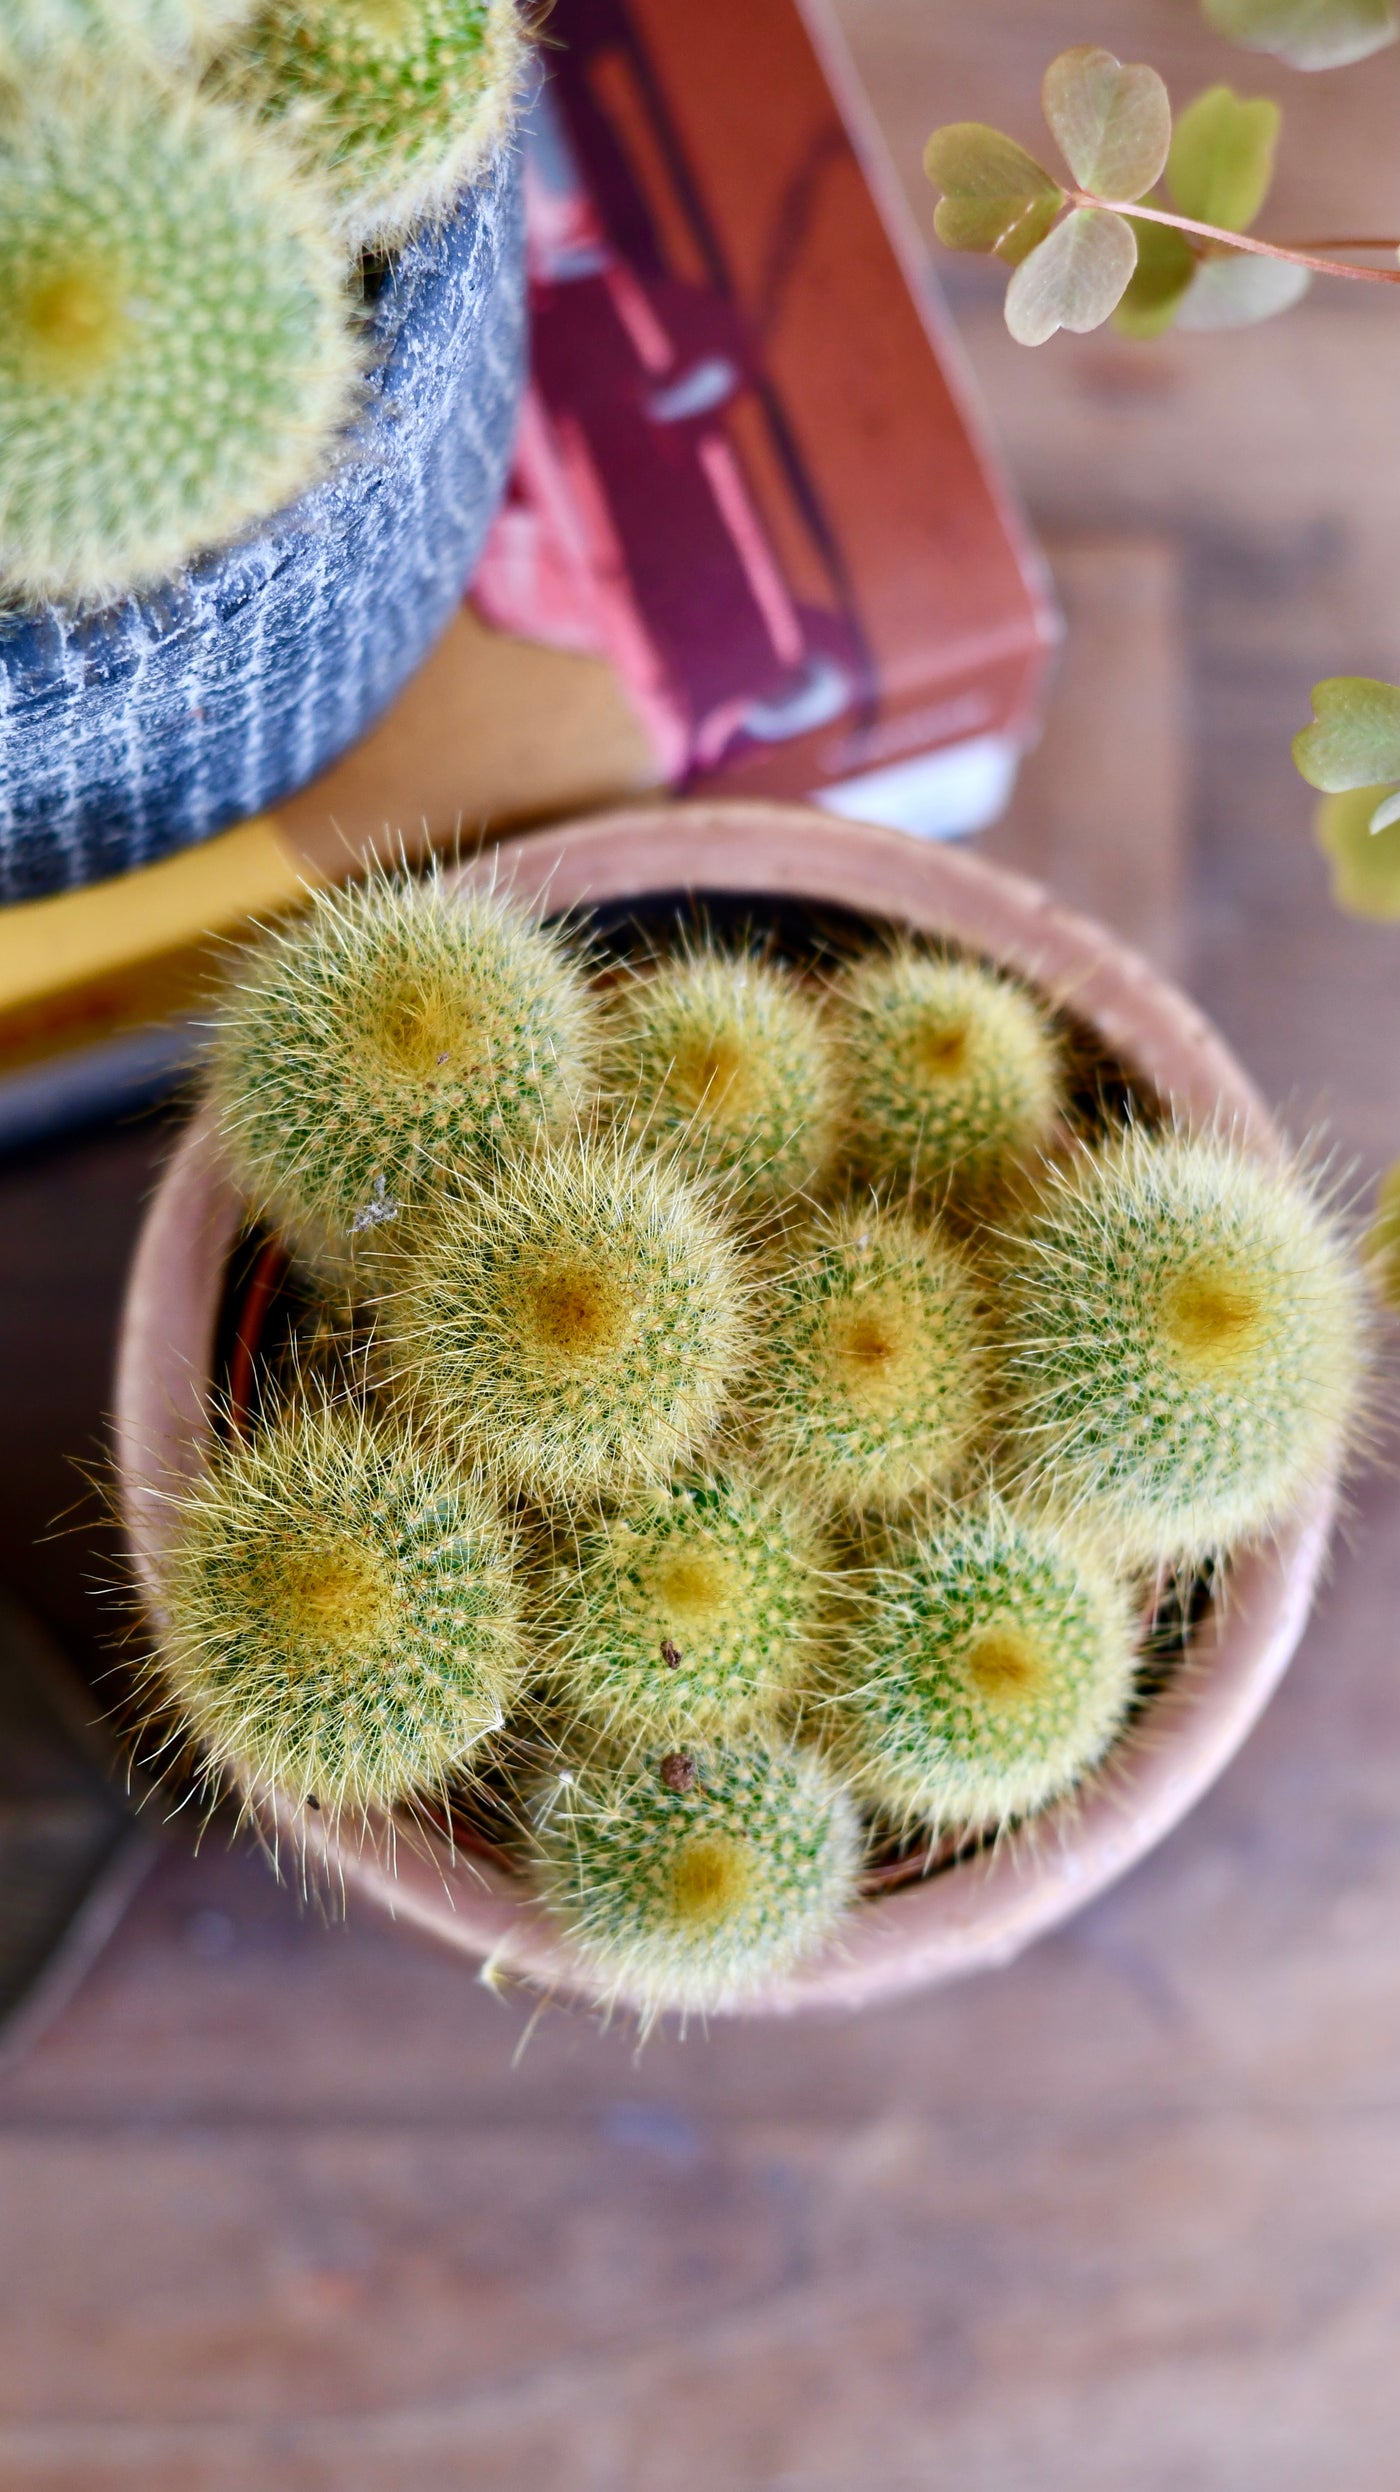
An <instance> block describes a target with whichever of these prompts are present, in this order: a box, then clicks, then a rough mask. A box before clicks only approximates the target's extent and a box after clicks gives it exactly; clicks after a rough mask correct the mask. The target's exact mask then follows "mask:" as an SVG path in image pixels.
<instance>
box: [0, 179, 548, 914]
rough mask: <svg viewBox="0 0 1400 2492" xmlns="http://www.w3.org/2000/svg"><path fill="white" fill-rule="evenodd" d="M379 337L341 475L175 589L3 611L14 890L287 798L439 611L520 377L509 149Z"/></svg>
mask: <svg viewBox="0 0 1400 2492" xmlns="http://www.w3.org/2000/svg"><path fill="white" fill-rule="evenodd" d="M372 340H373V349H372V351H373V356H374V363H373V369H372V371H371V375H370V384H369V391H368V401H367V404H366V407H365V411H364V414H363V417H362V419H361V421H360V424H359V427H358V429H357V432H356V434H355V436H354V438H353V440H352V442H351V444H350V446H349V448H348V451H347V454H346V456H345V458H344V460H343V461H342V463H341V465H340V466H339V467H338V468H337V470H336V472H335V473H334V475H332V476H331V477H330V478H329V479H328V480H327V482H326V483H325V484H322V485H318V486H317V487H316V489H315V490H314V491H313V492H311V493H308V494H306V495H304V496H303V498H302V499H301V500H300V501H299V502H296V503H294V504H293V505H292V506H291V507H290V508H289V509H287V510H285V511H282V512H279V513H278V514H277V516H276V517H275V518H273V519H271V520H269V521H268V522H267V523H266V524H265V525H264V526H263V527H261V528H259V529H258V530H257V531H256V532H255V533H253V534H251V535H250V536H248V537H246V538H245V539H243V540H242V541H241V542H240V543H238V544H236V545H233V546H231V547H229V548H228V549H227V550H226V551H224V552H222V553H217V554H211V555H209V556H207V557H206V558H205V559H204V560H203V561H201V562H199V563H197V564H195V565H194V567H193V569H192V570H191V571H190V572H189V574H188V575H187V576H186V577H185V578H184V579H182V580H180V581H179V582H177V583H175V584H173V585H172V586H171V587H170V588H169V589H167V590H162V591H160V592H157V593H155V594H152V595H149V596H143V597H139V598H131V599H128V600H127V601H126V602H125V603H123V604H121V605H119V606H115V607H113V608H112V609H111V610H110V611H109V612H107V613H106V614H103V615H100V616H96V617H90V618H87V619H82V620H79V619H75V618H74V617H72V616H71V615H66V614H64V613H63V612H62V611H61V610H60V609H58V608H50V609H48V610H47V611H45V612H43V613H40V614H37V615H25V616H11V617H7V618H5V619H4V620H3V621H0V900H21V899H30V898H33V897H35V896H37V895H38V894H40V893H43V892H48V891H56V890H60V889H62V888H64V887H65V886H66V885H69V884H72V883H83V882H90V881H94V880H96V879H97V878H99V877H101V876H105V875H110V874H120V873H124V872H125V871H126V870H127V869H128V868H129V867H131V866H135V865H145V864H147V863H149V862H150V860H151V859H152V858H155V857H160V856H164V855H165V854H167V852H168V851H170V850H171V849H174V848H179V847H184V846H187V845H188V844H189V843H190V842H192V841H195V840H200V839H205V838H207V837H208V836H209V834H210V833H211V832H213V831H217V830H221V829H222V828H223V827H224V825H225V824H226V823H229V822H235V821H238V820H240V819H241V818H242V817H243V816H244V815H246V814H250V813H256V812H257V811H258V810H259V809H260V808H261V807H263V806H265V805H273V804H276V803H277V801H278V799H279V798H280V797H283V796H286V795H289V794H290V793H291V791H292V790H293V789H294V788H297V787H301V786H303V785H304V784H305V782H306V781H307V780H308V779H311V778H314V777H315V775H316V773H317V772H318V771H319V770H322V769H324V767H325V766H326V764H327V763H328V762H330V761H332V760H333V759H334V757H335V755H336V754H337V753H339V752H340V751H342V750H343V748H344V747H345V746H346V745H347V744H349V743H351V742H353V740H354V738H355V737H356V736H357V735H359V734H360V733H361V731H362V730H363V729H364V728H365V727H366V726H367V725H368V724H369V722H370V720H371V719H373V718H374V717H375V716H376V714H377V713H378V712H379V711H380V710H382V709H383V708H385V706H386V705H387V704H388V703H389V702H390V701H391V700H392V699H393V697H394V695H395V693H396V692H398V691H399V689H400V688H401V686H402V685H403V684H404V683H405V682H406V681H407V679H408V677H409V676H410V675H411V674H412V673H413V670H414V668H415V667H416V666H417V665H418V663H419V661H420V660H421V659H422V657H423V656H424V655H425V653H426V652H427V650H428V649H429V648H430V647H431V645H432V643H433V641H434V640H435V639H436V638H437V636H438V634H439V632H441V631H442V630H443V629H444V627H445V625H446V624H447V622H448V620H449V618H450V616H451V614H452V611H453V609H454V607H455V606H456V604H457V601H458V599H459V598H460V596H461V594H462V590H463V588H464V586H465V584H466V582H467V580H468V578H469V577H470V575H471V572H472V570H473V568H474V566H475V563H476V559H477V556H478V554H479V553H480V550H481V546H482V543H483V540H484V538H485V535H486V531H487V528H488V526H489V525H490V522H491V519H492V516H493V514H494V512H495V509H496V505H497V503H498V501H499V500H500V496H501V493H502V490H503V488H504V484H505V479H506V473H507V469H508V465H509V460H510V452H511V445H512V441H513V438H514V432H515V420H516V415H517V411H518V408H519V402H520V393H521V389H522V386H523V380H524V344H525V290H524V228H523V216H522V204H521V173H520V160H519V155H518V152H517V150H516V149H515V148H514V147H512V146H507V147H506V148H504V149H503V150H502V152H501V154H500V155H499V156H498V157H497V159H496V161H495V162H494V164H493V165H492V167H491V168H490V170H489V172H488V173H487V175H486V176H485V178H484V179H483V181H482V183H481V184H480V186H479V187H478V188H476V189H474V190H472V191H469V192H468V193H467V194H466V196H465V197H464V199H463V201H462V203H461V205H460V207H459V208H458V209H457V211H456V214H455V215H454V216H453V217H452V218H451V220H450V221H449V222H448V223H447V224H446V225H445V226H444V227H443V228H442V229H441V231H439V232H435V233H431V234H428V235H425V236H423V237H422V238H421V239H420V240H418V241H416V242H413V243H410V244H409V245H408V246H407V247H406V248H405V249H404V250H403V251H401V252H400V253H398V254H397V255H396V257H395V259H394V261H393V263H392V265H391V268H390V271H389V274H388V276H387V278H386V280H385V282H384V285H383V288H382V290H381V292H380V294H379V297H378V300H377V303H376V305H375V309H374V313H373V319H372Z"/></svg>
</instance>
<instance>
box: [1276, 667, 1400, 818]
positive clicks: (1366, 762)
mask: <svg viewBox="0 0 1400 2492" xmlns="http://www.w3.org/2000/svg"><path fill="white" fill-rule="evenodd" d="M1312 704H1313V723H1312V725H1311V726H1310V727H1304V729H1303V730H1302V733H1301V734H1300V735H1295V737H1294V738H1293V759H1294V760H1295V762H1296V763H1297V765H1298V768H1299V770H1300V771H1301V772H1302V775H1303V777H1304V778H1305V779H1306V780H1307V783H1308V785H1309V787H1318V788H1321V789H1322V790H1323V792H1324V794H1325V795H1328V796H1335V795H1339V794H1340V793H1341V791H1342V790H1343V789H1344V788H1351V787H1377V786H1379V785H1380V784H1381V782H1382V781H1386V782H1390V781H1394V780H1396V779H1400V686H1397V685H1395V684H1383V683H1378V682H1377V680H1376V678H1375V677H1374V676H1373V675H1329V676H1328V678H1327V681H1326V682H1325V683H1321V684H1314V685H1313V692H1312Z"/></svg>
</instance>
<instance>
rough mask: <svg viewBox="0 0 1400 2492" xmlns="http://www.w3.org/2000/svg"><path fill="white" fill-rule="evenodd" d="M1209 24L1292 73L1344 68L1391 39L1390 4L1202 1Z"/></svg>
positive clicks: (1371, 0)
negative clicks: (1283, 64)
mask: <svg viewBox="0 0 1400 2492" xmlns="http://www.w3.org/2000/svg"><path fill="white" fill-rule="evenodd" d="M1202 7H1203V9H1204V12H1205V17H1206V21H1207V24H1209V25H1211V26H1213V27H1214V28H1215V31H1216V33H1217V34H1220V35H1228V36H1229V38H1230V41H1231V42H1232V43H1241V44H1243V45H1244V47H1245V50H1246V51H1248V52H1272V53H1273V54H1274V55H1275V57H1276V58H1277V59H1279V60H1281V61H1287V63H1288V65H1289V67H1290V68H1291V69H1342V68H1344V67H1345V66H1346V64H1347V62H1348V61H1364V60H1365V59H1367V58H1368V56H1369V55H1370V54H1371V53H1372V52H1379V51H1380V50H1381V49H1382V47H1383V46H1384V45H1385V44H1387V43H1393V42H1394V41H1395V37H1396V32H1397V27H1396V20H1395V10H1394V7H1393V6H1392V0H1202Z"/></svg>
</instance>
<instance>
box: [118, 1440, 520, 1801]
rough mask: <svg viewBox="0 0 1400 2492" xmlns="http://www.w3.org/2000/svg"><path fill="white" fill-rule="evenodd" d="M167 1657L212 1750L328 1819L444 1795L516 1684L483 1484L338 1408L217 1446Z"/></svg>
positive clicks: (167, 1592)
mask: <svg viewBox="0 0 1400 2492" xmlns="http://www.w3.org/2000/svg"><path fill="white" fill-rule="evenodd" d="M163 1596H164V1608H165V1613H166V1619H167V1626H166V1632H165V1635H164V1638H163V1649H162V1652H161V1656H160V1661H159V1664H158V1665H157V1673H158V1675H157V1684H158V1686H159V1688H160V1691H161V1694H162V1696H163V1697H164V1698H165V1699H167V1700H168V1701H170V1702H171V1703H173V1705H174V1707H175V1709H176V1710H177V1711H178V1713H179V1715H180V1717H181V1719H182V1721H183V1723H184V1725H185V1728H186V1729H187V1731H188V1732H189V1733H190V1734H191V1735H192V1737H193V1738H194V1740H195V1741H196V1742H197V1743H198V1745H199V1747H200V1748H201V1750H202V1751H203V1754H204V1757H205V1760H206V1765H207V1770H208V1773H209V1776H210V1779H211V1780H215V1779H218V1778H220V1777H222V1776H223V1775H224V1774H225V1773H227V1774H228V1775H229V1776H231V1777H232V1778H233V1779H234V1780H235V1781H237V1782H240V1783H247V1784H251V1785H254V1786H268V1785H272V1786H276V1788H277V1789H278V1790H280V1791H282V1792H284V1793H285V1794H286V1795H287V1796H288V1797H289V1798H290V1799H291V1800H293V1801H294V1802H296V1803H298V1804H300V1805H303V1806H304V1805H309V1804H310V1803H312V1802H315V1803H316V1805H317V1806H318V1807H319V1808H320V1809H321V1811H322V1813H323V1815H325V1816H326V1817H328V1818H329V1819H331V1820H332V1821H334V1820H335V1819H336V1818H338V1817H341V1816H347V1815H352V1816H353V1815H358V1814H360V1813H362V1812H363V1811H365V1810H366V1809H370V1808H391V1807H393V1806H395V1805H396V1804H398V1803H400V1802H404V1801H408V1800H411V1799H412V1797H413V1796H414V1795H415V1794H416V1793H437V1792H440V1791H441V1789H442V1786H443V1784H444V1781H445V1779H446V1778H447V1777H448V1776H449V1775H451V1774H453V1773H454V1772H456V1771H460V1770H461V1769H462V1767H463V1765H464V1763H465V1762H467V1761H468V1760H470V1758H471V1755H472V1752H473V1750H474V1749H475V1748H476V1747H477V1746H478V1744H479V1743H480V1742H481V1741H482V1740H483V1739H485V1738H487V1737H488V1736H489V1735H490V1734H491V1733H493V1732H494V1731H496V1730H498V1729H499V1728H500V1726H501V1723H502V1721H503V1719H504V1717H505V1714H506V1712H507V1710H508V1708H509V1706H510V1704H511V1703H512V1701H513V1699H514V1696H515V1694H516V1690H517V1688H518V1685H519V1682H520V1677H521V1668H522V1664H521V1637H520V1628H519V1620H518V1603H517V1595H516V1590H515V1585H514V1580H513V1575H512V1568H511V1560H510V1552H509V1546H508V1543H507V1540H506V1537H505V1534H504V1532H503V1529H502V1526H501V1524H500V1521H499V1518H498V1516H497V1512H496V1509H495V1506H494V1504H493V1503H492V1501H491V1500H490V1498H489V1497H488V1496H487V1495H486V1494H485V1492H484V1491H483V1490H482V1489H481V1488H480V1487H478V1486H476V1485H474V1484H473V1483H472V1482H471V1481H470V1480H467V1479H464V1478H463V1476H462V1475H461V1474H460V1473H458V1472H456V1471H454V1470H453V1469H452V1468H451V1467H450V1466H449V1465H448V1464H446V1463H444V1462H443V1461H441V1460H440V1459H435V1458H433V1457H432V1456H431V1455H429V1454H425V1453H424V1452H423V1450H422V1449H421V1448H420V1447H418V1446H416V1445H414V1444H413V1442H412V1441H411V1440H409V1439H408V1438H406V1437H404V1436H403V1435H402V1433H401V1432H400V1431H398V1430H397V1429H395V1428H391V1427H385V1426H384V1425H383V1424H382V1423H371V1422H370V1421H369V1420H367V1419H366V1418H365V1417H364V1416H363V1414H362V1413H359V1412H357V1411H355V1410H353V1409H352V1408H350V1407H349V1406H347V1405H344V1404H339V1405H335V1404H330V1403H322V1404H318V1403H316V1402H312V1403H310V1404H304V1405H302V1406H301V1407H300V1408H298V1409H295V1410H293V1411H291V1412H290V1413H289V1414H288V1415H286V1416H285V1417H282V1418H279V1419H278V1420H277V1421H276V1422H275V1423H274V1424H273V1425H272V1426H271V1427H270V1428H269V1429H268V1430H267V1431H266V1432H265V1433H264V1434H261V1435H259V1436H257V1437H255V1438H254V1439H253V1440H252V1441H251V1442H249V1443H247V1444H245V1445H242V1446H238V1447H235V1448H233V1449H232V1450H230V1451H228V1452H226V1453H224V1454H222V1455H221V1456H220V1457H219V1459H218V1460H217V1461H216V1462H215V1464H214V1466H213V1468H212V1469H211V1471H210V1472H209V1473H208V1475H207V1476H206V1477H205V1478H204V1479H203V1480H202V1481H201V1482H200V1483H199V1485H198V1486H197V1487H196V1488H194V1489H193V1490H192V1491H191V1492H190V1493H189V1495H188V1497H187V1498H186V1499H185V1500H184V1502H183V1505H182V1508H181V1511H180V1515H179V1521H178V1531H177V1534H176V1536H175V1542H174V1549H173V1554H172V1557H171V1559H170V1562H169V1566H168V1570H167V1574H166V1580H165V1584H164V1587H163Z"/></svg>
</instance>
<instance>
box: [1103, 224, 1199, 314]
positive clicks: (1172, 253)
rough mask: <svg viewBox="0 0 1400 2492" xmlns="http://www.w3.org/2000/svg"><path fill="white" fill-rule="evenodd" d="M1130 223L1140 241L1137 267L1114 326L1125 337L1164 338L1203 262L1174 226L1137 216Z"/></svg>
mask: <svg viewBox="0 0 1400 2492" xmlns="http://www.w3.org/2000/svg"><path fill="white" fill-rule="evenodd" d="M1129 222H1130V223H1131V225H1132V229H1133V233H1134V236H1135V238H1136V241H1137V266H1136V268H1135V269H1134V270H1133V274H1132V279H1131V282H1130V284H1129V286H1128V290H1127V292H1126V294H1125V295H1124V297H1123V300H1122V302H1121V303H1120V304H1119V306H1118V309H1117V311H1116V312H1115V313H1114V315H1113V325H1114V327H1115V329H1117V330H1119V331H1120V332H1121V333H1122V335H1123V336H1124V337H1160V336H1161V334H1162V331H1163V330H1164V329H1169V328H1170V327H1171V325H1172V322H1173V321H1174V319H1175V318H1176V315H1177V312H1178V311H1179V309H1180V307H1181V304H1182V303H1183V301H1184V300H1185V297H1186V295H1187V293H1188V291H1189V289H1190V287H1191V284H1192V281H1193V279H1194V277H1195V274H1196V270H1197V267H1198V265H1199V263H1198V261H1197V258H1196V254H1195V252H1194V251H1193V250H1192V248H1191V245H1190V243H1189V242H1188V241H1187V239H1186V236H1185V235H1184V234H1181V233H1178V232H1177V230H1176V227H1175V226H1174V225H1150V224H1148V223H1147V222H1146V220H1145V219H1144V218H1140V217H1136V216H1135V217H1132V218H1130V219H1129Z"/></svg>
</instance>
